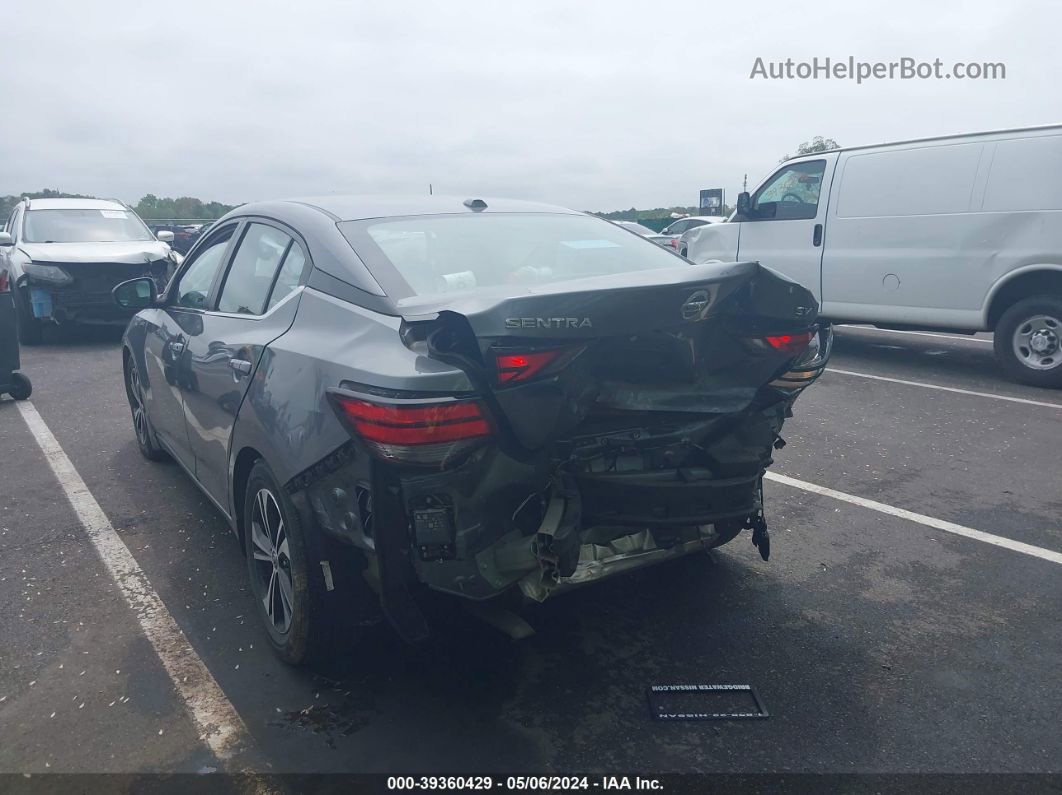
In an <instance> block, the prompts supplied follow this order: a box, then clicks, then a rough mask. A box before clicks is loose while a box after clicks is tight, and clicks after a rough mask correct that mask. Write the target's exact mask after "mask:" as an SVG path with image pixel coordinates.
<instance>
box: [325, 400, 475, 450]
mask: <svg viewBox="0 0 1062 795" xmlns="http://www.w3.org/2000/svg"><path fill="white" fill-rule="evenodd" d="M330 394H331V397H332V405H333V406H334V408H335V409H336V413H337V414H339V416H340V419H341V420H343V422H344V424H345V425H346V426H347V428H348V429H349V430H350V431H352V432H353V433H354V434H356V435H357V436H358V437H359V438H360V439H361V440H362V441H363V442H364V443H365V446H366V447H367V448H368V450H369V452H370V453H372V454H373V455H375V456H376V457H377V458H380V459H383V460H385V461H393V462H398V463H406V464H419V465H422V466H445V465H446V463H448V462H449V461H450V460H452V459H453V458H455V457H457V456H459V455H461V454H463V453H466V452H468V451H470V450H471V449H473V448H475V447H477V446H478V445H479V444H481V443H482V442H483V441H484V440H486V439H487V438H489V437H490V436H491V435H492V434H493V428H492V425H491V423H490V420H489V418H488V415H487V412H486V410H485V408H484V406H483V404H482V403H481V402H480V401H478V400H458V399H449V400H441V401H433V400H403V401H395V402H387V403H384V402H379V403H377V402H374V401H371V400H366V399H364V398H360V397H354V396H352V395H347V394H343V393H341V392H331V393H330Z"/></svg>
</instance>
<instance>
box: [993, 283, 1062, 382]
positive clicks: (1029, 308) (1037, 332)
mask: <svg viewBox="0 0 1062 795" xmlns="http://www.w3.org/2000/svg"><path fill="white" fill-rule="evenodd" d="M994 348H995V352H996V358H997V359H998V360H999V362H1000V364H1001V365H1002V366H1003V369H1004V370H1005V371H1006V373H1007V375H1009V376H1010V377H1011V378H1013V379H1014V380H1016V381H1021V382H1022V383H1024V384H1031V385H1032V386H1041V387H1053V388H1059V387H1062V296H1053V295H1047V296H1043V297H1039V298H1025V299H1023V300H1021V301H1018V303H1016V304H1014V306H1012V307H1011V308H1010V309H1008V310H1007V311H1006V312H1004V313H1003V317H1001V318H1000V319H999V323H997V324H996V330H995V339H994Z"/></svg>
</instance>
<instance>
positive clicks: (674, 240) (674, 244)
mask: <svg viewBox="0 0 1062 795" xmlns="http://www.w3.org/2000/svg"><path fill="white" fill-rule="evenodd" d="M667 244H668V245H669V246H671V248H678V238H672V239H671V240H669V241H668V242H667Z"/></svg>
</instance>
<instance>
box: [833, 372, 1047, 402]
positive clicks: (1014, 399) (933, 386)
mask: <svg viewBox="0 0 1062 795" xmlns="http://www.w3.org/2000/svg"><path fill="white" fill-rule="evenodd" d="M826 372H827V373H837V374H839V375H854V376H856V377H857V378H872V379H874V380H875V381H888V382H890V383H893V384H904V385H905V386H918V387H922V388H923V389H938V390H940V391H941V392H958V393H959V394H960V395H973V396H974V397H983V398H992V399H993V400H1006V401H1009V402H1010V403H1024V404H1025V405H1027V406H1043V407H1045V408H1049V409H1062V403H1050V402H1048V401H1046V400H1028V399H1027V398H1019V397H1011V396H1010V395H994V394H992V393H991V392H974V391H973V390H971V389H959V388H958V387H954V386H942V385H940V384H926V383H924V382H922V381H905V380H904V379H902V378H888V377H887V376H884V375H871V374H870V373H857V372H855V371H853V370H838V369H837V368H836V367H829V366H828V367H827V368H826Z"/></svg>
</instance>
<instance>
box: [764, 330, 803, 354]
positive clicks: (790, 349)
mask: <svg viewBox="0 0 1062 795" xmlns="http://www.w3.org/2000/svg"><path fill="white" fill-rule="evenodd" d="M814 338H815V332H814V331H803V332H801V333H799V334H777V335H773V336H769V337H760V338H759V339H760V340H761V341H762V342H763V343H764V344H765V345H766V346H767V347H768V348H771V349H772V350H775V351H778V352H779V353H789V354H792V355H793V356H796V355H797V354H798V353H800V352H801V351H803V350H804V348H806V347H808V344H809V343H810V342H811V340H812V339H814Z"/></svg>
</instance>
